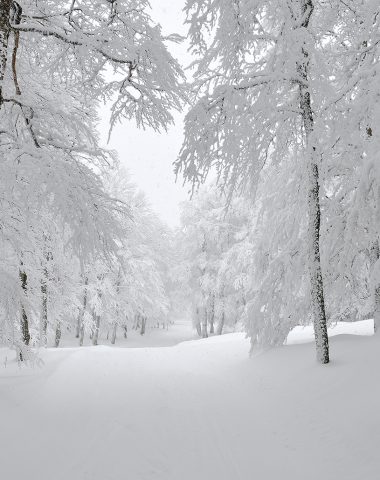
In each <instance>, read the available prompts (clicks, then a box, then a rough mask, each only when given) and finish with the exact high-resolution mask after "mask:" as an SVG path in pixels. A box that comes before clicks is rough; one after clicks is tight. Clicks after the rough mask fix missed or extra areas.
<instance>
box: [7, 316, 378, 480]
mask: <svg viewBox="0 0 380 480" xmlns="http://www.w3.org/2000/svg"><path fill="white" fill-rule="evenodd" d="M350 328H353V327H352V325H351V324H348V325H340V326H339V327H338V330H339V332H340V333H344V332H347V331H348V329H350ZM371 329H372V324H371V322H361V323H358V324H355V326H354V330H355V332H351V333H356V334H361V335H368V334H369V333H370V331H371ZM175 331H177V335H178V338H179V339H180V340H183V336H185V333H184V331H182V333H181V329H179V328H177V330H174V332H175ZM297 332H298V333H297ZM307 332H308V330H307V329H306V330H305V329H302V330H301V329H297V330H296V331H295V332H293V333H292V334H291V336H290V338H289V342H288V343H293V344H294V343H297V342H298V341H301V340H302V341H307V340H308V334H307ZM335 332H337V330H335ZM187 334H189V335H190V336H191V335H192V332H191V331H190V330H189V331H187ZM170 335H171V336H172V337H174V336H175V334H174V333H172V334H170V333H169V336H170ZM301 337H302V338H301ZM141 341H142V340H141ZM164 343H165V341H164ZM170 343H172V342H170ZM156 346H157V348H152V347H146V348H118V347H108V346H99V347H83V348H77V347H75V348H62V349H47V350H45V351H43V352H42V353H41V355H42V357H43V359H44V362H45V365H44V366H43V367H41V368H34V369H30V368H22V369H19V367H18V365H17V363H16V362H14V361H10V360H9V358H8V362H7V365H6V367H5V366H4V365H2V366H1V365H0V417H1V418H0V472H1V474H0V475H1V479H4V480H22V479H25V478H27V479H28V480H124V479H126V480H239V479H240V480H255V479H256V480H314V479H318V480H320V479H321V478H323V479H324V480H376V479H378V478H380V476H379V475H380V474H379V472H380V456H379V453H378V450H379V448H378V446H379V445H380V408H379V405H380V382H379V381H378V380H377V377H378V374H377V372H378V370H379V367H380V339H379V338H375V337H365V336H358V335H339V336H336V337H334V338H332V339H331V351H332V362H331V364H329V365H327V366H320V365H318V364H317V363H316V362H315V355H314V345H313V344H312V343H305V344H299V345H290V346H284V347H282V348H278V349H275V350H271V351H268V352H266V353H263V354H261V355H258V356H256V357H254V358H248V349H249V342H248V341H247V340H246V339H245V338H244V335H243V334H239V333H235V334H228V335H224V336H222V337H212V338H209V339H205V340H195V341H194V340H190V341H186V342H183V343H180V344H178V345H172V346H162V347H158V340H157V342H156ZM140 347H142V345H140ZM9 355H10V352H9V351H7V350H5V349H2V350H1V351H0V357H1V362H2V364H3V363H4V359H5V356H7V357H9Z"/></svg>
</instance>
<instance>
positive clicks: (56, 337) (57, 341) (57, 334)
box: [54, 322, 62, 348]
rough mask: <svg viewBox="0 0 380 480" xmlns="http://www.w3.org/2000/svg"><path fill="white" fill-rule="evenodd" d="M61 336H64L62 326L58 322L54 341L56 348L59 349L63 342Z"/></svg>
mask: <svg viewBox="0 0 380 480" xmlns="http://www.w3.org/2000/svg"><path fill="white" fill-rule="evenodd" d="M61 336H62V332H61V324H60V323H59V322H58V323H57V327H56V329H55V340H54V345H55V348H58V347H59V342H60V341H61Z"/></svg>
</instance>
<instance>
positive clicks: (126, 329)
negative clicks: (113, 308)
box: [123, 325, 128, 338]
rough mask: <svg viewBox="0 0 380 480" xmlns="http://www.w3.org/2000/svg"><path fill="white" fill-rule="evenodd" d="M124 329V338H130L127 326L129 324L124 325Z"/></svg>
mask: <svg viewBox="0 0 380 480" xmlns="http://www.w3.org/2000/svg"><path fill="white" fill-rule="evenodd" d="M123 330H124V338H128V327H127V325H123Z"/></svg>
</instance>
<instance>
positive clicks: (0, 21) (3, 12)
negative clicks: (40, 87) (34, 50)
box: [0, 0, 13, 108]
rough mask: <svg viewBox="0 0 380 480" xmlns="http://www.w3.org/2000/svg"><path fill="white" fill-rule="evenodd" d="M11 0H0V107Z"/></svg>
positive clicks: (6, 54) (0, 104) (0, 103)
mask: <svg viewBox="0 0 380 480" xmlns="http://www.w3.org/2000/svg"><path fill="white" fill-rule="evenodd" d="M12 3H13V2H12V0H1V2H0V108H1V107H2V105H3V99H4V97H3V83H4V76H5V70H6V67H7V58H8V42H9V35H10V32H11V28H10V13H11V6H12Z"/></svg>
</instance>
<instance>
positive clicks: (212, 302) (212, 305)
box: [209, 295, 215, 335]
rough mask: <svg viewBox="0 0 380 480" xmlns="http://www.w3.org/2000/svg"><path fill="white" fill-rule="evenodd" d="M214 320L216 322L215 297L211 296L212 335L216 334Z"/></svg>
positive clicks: (210, 317)
mask: <svg viewBox="0 0 380 480" xmlns="http://www.w3.org/2000/svg"><path fill="white" fill-rule="evenodd" d="M214 320H215V296H214V295H212V296H211V305H210V315H209V324H210V335H212V334H214Z"/></svg>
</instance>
